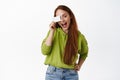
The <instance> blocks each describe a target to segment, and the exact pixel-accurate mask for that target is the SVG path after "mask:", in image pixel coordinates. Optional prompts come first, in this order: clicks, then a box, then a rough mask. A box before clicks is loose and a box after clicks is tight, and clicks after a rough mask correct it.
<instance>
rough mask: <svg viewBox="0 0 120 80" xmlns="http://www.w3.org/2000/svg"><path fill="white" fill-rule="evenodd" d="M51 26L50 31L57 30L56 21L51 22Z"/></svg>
mask: <svg viewBox="0 0 120 80" xmlns="http://www.w3.org/2000/svg"><path fill="white" fill-rule="evenodd" d="M49 27H50V31H55V29H56V23H55V22H51V24H50V25H49Z"/></svg>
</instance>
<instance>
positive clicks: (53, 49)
mask: <svg viewBox="0 0 120 80" xmlns="http://www.w3.org/2000/svg"><path fill="white" fill-rule="evenodd" d="M49 32H50V31H49ZM49 32H48V34H47V36H46V38H47V37H48V35H49ZM46 38H45V39H44V40H43V42H42V45H41V51H42V53H43V54H44V55H46V60H45V62H44V64H45V65H52V66H55V67H58V68H68V69H73V68H74V65H75V63H76V61H77V59H78V55H76V57H75V60H74V62H73V64H72V65H67V64H65V63H64V62H63V52H64V49H65V44H66V41H67V34H66V33H64V32H63V30H62V29H61V28H57V29H56V30H55V32H54V36H53V42H52V45H51V46H47V45H46V44H45V40H46ZM78 54H79V55H80V57H81V58H82V59H84V60H85V59H86V57H87V54H88V46H87V41H86V39H85V37H84V35H83V34H81V33H80V32H79V38H78Z"/></svg>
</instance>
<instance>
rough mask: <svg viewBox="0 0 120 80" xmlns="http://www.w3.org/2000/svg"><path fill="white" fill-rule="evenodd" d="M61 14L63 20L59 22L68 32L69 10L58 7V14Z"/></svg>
mask: <svg viewBox="0 0 120 80" xmlns="http://www.w3.org/2000/svg"><path fill="white" fill-rule="evenodd" d="M60 15H61V21H59V22H58V24H59V25H60V26H61V28H62V30H63V31H64V32H68V28H69V26H70V15H69V13H68V12H66V11H64V10H62V9H58V10H57V11H56V16H60Z"/></svg>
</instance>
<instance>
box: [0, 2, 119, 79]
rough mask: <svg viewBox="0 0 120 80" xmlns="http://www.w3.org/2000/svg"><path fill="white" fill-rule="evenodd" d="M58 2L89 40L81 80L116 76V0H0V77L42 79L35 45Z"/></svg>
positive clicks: (41, 59) (42, 69) (40, 57)
mask: <svg viewBox="0 0 120 80" xmlns="http://www.w3.org/2000/svg"><path fill="white" fill-rule="evenodd" d="M59 4H65V5H66V6H68V7H69V8H71V10H72V11H73V12H74V14H75V16H76V19H77V23H78V25H79V30H80V31H81V32H82V33H83V34H84V35H85V37H86V39H87V40H88V44H89V55H88V57H87V59H86V61H85V63H84V64H83V66H82V68H81V71H79V78H80V80H120V69H119V68H120V62H119V61H120V58H119V57H120V42H119V41H120V24H119V23H120V1H119V0H71V1H70V0H1V1H0V80H44V78H45V72H46V68H47V66H46V65H44V59H45V56H44V55H42V53H41V49H40V47H41V42H42V40H43V39H44V37H45V36H46V34H47V31H48V30H49V24H50V22H51V19H52V17H53V12H54V9H55V8H56V7H57V6H58V5H59Z"/></svg>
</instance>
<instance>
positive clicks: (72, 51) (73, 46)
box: [54, 5, 78, 65]
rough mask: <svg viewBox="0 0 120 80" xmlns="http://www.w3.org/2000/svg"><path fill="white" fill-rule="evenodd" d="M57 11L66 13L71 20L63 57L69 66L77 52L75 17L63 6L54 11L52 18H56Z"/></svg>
mask: <svg viewBox="0 0 120 80" xmlns="http://www.w3.org/2000/svg"><path fill="white" fill-rule="evenodd" d="M58 9H61V10H64V11H66V12H68V14H69V15H70V18H71V21H70V27H69V30H68V39H67V42H66V46H65V51H64V56H63V61H64V63H65V64H68V65H71V64H73V60H74V59H75V56H76V55H77V51H78V27H77V22H76V19H75V16H74V14H73V12H72V11H71V9H70V8H68V7H67V6H65V5H59V6H58V7H57V8H56V9H55V11H54V16H56V11H57V10H58ZM57 25H58V24H57ZM58 26H59V25H58Z"/></svg>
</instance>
